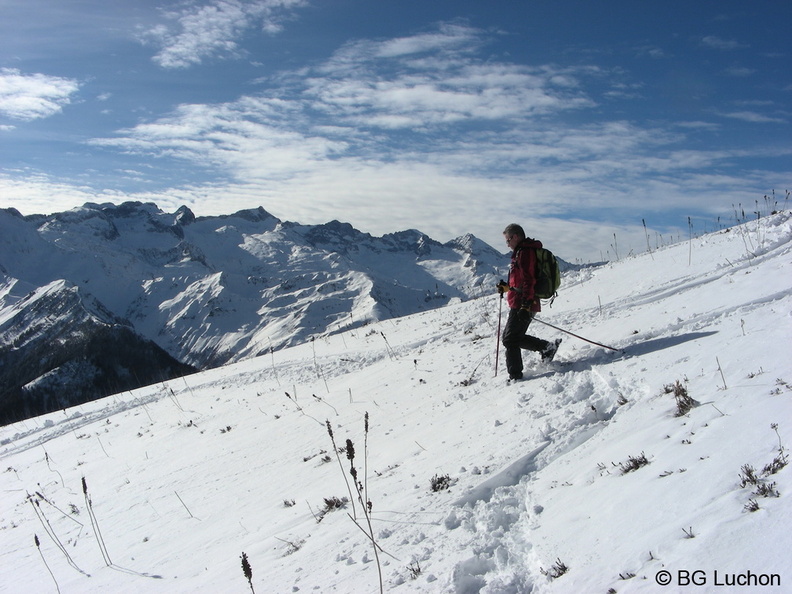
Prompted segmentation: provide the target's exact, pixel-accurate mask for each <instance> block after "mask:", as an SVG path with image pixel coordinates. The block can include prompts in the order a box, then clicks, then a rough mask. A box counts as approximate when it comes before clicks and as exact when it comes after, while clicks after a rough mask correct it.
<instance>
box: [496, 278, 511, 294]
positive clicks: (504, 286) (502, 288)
mask: <svg viewBox="0 0 792 594" xmlns="http://www.w3.org/2000/svg"><path fill="white" fill-rule="evenodd" d="M495 286H496V288H497V289H498V293H500V294H501V295H503V294H504V293H508V291H509V283H507V282H506V281H505V280H502V281H501V282H499V283H498V284H497V285H495Z"/></svg>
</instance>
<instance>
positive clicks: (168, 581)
mask: <svg viewBox="0 0 792 594" xmlns="http://www.w3.org/2000/svg"><path fill="white" fill-rule="evenodd" d="M790 278H792V218H790V216H789V213H782V214H780V215H775V216H772V217H768V218H766V219H762V220H760V221H755V222H752V223H750V224H746V225H743V226H741V227H738V228H734V229H730V230H724V231H720V232H718V233H714V234H711V235H707V236H705V237H702V238H700V239H694V240H693V241H691V242H689V243H684V244H679V245H675V246H671V247H666V248H663V249H660V250H656V251H653V252H652V253H647V254H644V255H641V256H638V257H633V258H630V259H626V260H622V261H620V262H615V263H612V264H608V265H605V266H601V267H599V268H595V269H587V270H582V271H578V272H573V273H567V275H566V276H565V279H564V285H563V287H562V289H563V290H562V293H561V295H560V297H559V298H558V299H557V300H556V302H555V305H554V307H553V308H552V309H547V310H546V311H545V312H543V313H542V314H541V316H540V318H541V319H542V320H544V321H545V322H547V323H550V324H553V325H555V326H558V327H560V328H564V329H565V330H567V331H570V332H574V333H575V334H578V335H580V336H583V337H586V338H589V339H592V340H596V341H598V342H602V343H604V344H607V345H609V346H612V347H615V348H617V349H623V350H624V352H623V353H620V352H616V351H610V350H607V349H603V348H601V347H597V346H594V345H592V344H589V343H586V342H583V341H581V340H579V339H577V338H574V337H572V336H570V335H568V334H564V333H560V332H558V331H556V330H553V329H552V328H550V327H548V326H544V325H542V324H540V323H538V322H537V323H535V325H533V326H532V328H531V330H532V332H533V333H535V334H537V335H540V336H543V337H546V338H555V337H561V338H563V340H564V341H563V343H562V345H561V349H560V350H559V353H558V356H557V360H556V361H555V362H554V363H552V364H550V365H547V366H543V365H541V364H539V363H538V362H537V361H536V360H535V358H531V355H530V354H528V355H526V361H527V363H528V367H527V370H526V371H527V373H526V376H527V378H528V379H526V380H525V381H522V382H518V383H516V384H511V385H508V384H507V382H506V377H505V372H504V371H503V370H501V371H500V373H498V374H497V376H495V375H494V373H493V372H494V370H493V366H494V360H495V343H496V332H497V324H498V316H499V305H500V302H499V300H498V297H497V295H487V296H485V297H481V298H479V299H474V300H472V301H468V302H462V303H454V304H450V305H448V306H446V307H443V308H440V309H436V310H433V311H426V312H422V313H417V314H413V315H410V316H405V317H401V318H398V319H392V320H386V321H382V322H379V323H375V324H371V325H369V326H367V327H359V328H354V329H351V330H349V331H347V332H343V333H339V334H335V335H329V336H324V337H322V338H318V339H316V340H314V341H309V342H307V343H305V344H302V345H298V346H295V347H293V348H288V349H283V350H281V351H277V352H275V353H266V354H264V355H262V356H260V357H257V358H251V359H249V360H246V361H242V362H239V363H235V364H232V365H227V366H225V367H221V368H216V369H212V370H209V371H206V372H203V373H200V374H196V375H193V376H189V377H187V378H185V379H179V380H173V381H170V382H167V383H162V384H159V385H157V386H153V387H150V388H143V389H139V390H136V391H134V392H126V393H123V394H118V395H115V396H112V397H108V398H105V399H103V400H100V401H96V402H93V403H89V404H85V405H82V406H80V407H76V408H72V409H69V410H66V411H63V412H58V413H52V414H50V415H47V416H44V417H38V418H35V419H29V420H26V421H24V422H20V423H16V424H14V425H11V426H8V427H4V428H2V429H0V457H2V468H3V469H4V471H3V472H2V473H0V481H2V483H1V484H0V488H1V489H2V493H3V507H2V516H0V591H2V592H13V593H16V592H48V591H55V589H56V587H58V588H60V590H61V591H63V592H85V593H93V592H97V593H98V592H107V591H112V592H137V591H146V592H154V593H156V592H163V593H166V592H167V593H169V594H171V593H174V592H184V593H193V592H244V591H250V590H251V587H252V588H253V590H254V591H255V592H258V593H259V594H261V593H264V592H278V593H281V592H322V593H326V592H339V593H348V594H361V593H366V592H378V591H380V584H382V589H383V590H384V591H388V592H411V593H412V592H426V593H437V592H439V593H445V592H449V593H452V592H453V593H458V594H472V593H476V592H481V593H487V594H493V593H498V594H507V593H508V594H517V593H529V592H536V593H539V592H558V593H569V592H575V593H577V592H602V593H605V592H609V591H617V592H619V593H624V592H678V591H713V590H716V591H724V592H725V591H736V590H732V589H729V588H727V587H725V586H721V585H720V584H729V583H739V582H741V581H750V580H754V581H755V582H756V583H765V582H766V583H767V584H770V585H768V586H767V587H762V588H761V591H763V592H784V591H788V588H789V584H790V583H791V582H792V561H790V557H789V554H788V551H789V549H790V548H791V547H792V534H791V533H790V531H789V526H790V525H792V470H791V469H790V466H789V465H786V466H785V465H784V463H785V462H787V461H788V451H789V448H790V447H792V363H791V362H790V357H789V353H790V348H789V347H790V338H791V337H792V288H790V282H789V281H790ZM501 362H502V358H501ZM685 394H686V395H687V396H688V397H689V398H690V399H692V400H693V402H692V403H689V404H692V408H690V409H689V410H688V411H687V412H685V413H684V414H682V415H679V409H678V406H677V399H680V400H682V399H683V396H684V395H685ZM326 423H329V427H330V428H331V429H332V433H333V439H334V441H335V444H336V445H337V446H338V447H344V448H346V449H345V451H344V452H343V453H340V454H339V456H338V457H337V456H336V453H335V451H334V448H333V442H332V441H331V438H330V435H329V433H328V426H327V424H326ZM347 440H349V443H348V442H347ZM350 444H351V445H352V446H353V448H352V449H353V451H354V459H353V461H352V462H351V463H350V461H349V460H348V459H347V457H346V456H347V453H348V452H350V449H349V448H348V445H350ZM350 464H352V465H354V467H355V468H356V471H357V477H358V480H359V481H360V483H361V486H362V488H363V489H364V491H365V493H366V496H367V497H366V498H367V500H369V501H370V502H371V514H370V515H371V526H372V532H373V536H374V539H375V541H376V543H377V544H378V545H379V546H380V547H381V550H377V551H376V554H375V549H374V548H373V547H372V544H371V542H370V539H368V537H367V536H366V534H365V532H366V531H368V529H369V528H368V523H367V521H366V518H365V514H364V512H363V507H362V506H361V504H360V503H359V502H358V501H356V493H354V489H353V487H352V479H351V478H350V475H349V472H348V470H349V467H350ZM344 498H346V499H349V500H350V501H348V502H346V503H345V504H344V505H343V506H342V507H341V508H340V509H338V508H336V507H335V506H334V504H335V503H336V499H338V501H340V502H343V500H344ZM751 510H754V511H751ZM355 518H356V520H355ZM36 540H37V541H38V545H37V544H36ZM243 553H244V554H245V559H246V560H247V561H248V563H249V565H250V568H251V570H252V576H251V581H250V584H249V583H248V580H247V579H246V577H245V575H244V573H243V568H242V563H241V556H242V554H243ZM380 575H381V578H380ZM665 582H667V583H668V585H667V586H661V585H659V584H660V583H665ZM777 583H780V584H781V585H773V584H777ZM692 584H697V586H696V587H692V588H691V587H688V586H691V585H692ZM738 589H739V590H742V589H740V588H738Z"/></svg>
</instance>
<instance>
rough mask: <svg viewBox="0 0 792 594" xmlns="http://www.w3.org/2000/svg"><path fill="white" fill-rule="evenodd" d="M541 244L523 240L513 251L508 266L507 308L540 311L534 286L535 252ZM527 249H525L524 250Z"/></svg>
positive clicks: (540, 305)
mask: <svg viewBox="0 0 792 594" xmlns="http://www.w3.org/2000/svg"><path fill="white" fill-rule="evenodd" d="M540 247H542V242H541V241H539V240H537V239H523V240H522V241H521V242H520V243H519V244H518V245H517V247H516V248H515V249H514V252H513V253H512V257H511V265H510V266H509V288H510V291H509V292H508V293H507V294H506V299H507V301H508V304H509V307H510V308H512V309H520V308H522V307H525V308H527V309H529V310H530V311H542V304H541V303H540V302H539V299H538V298H536V297H535V296H534V286H535V285H536V250H535V249H530V248H540ZM526 248H527V249H526Z"/></svg>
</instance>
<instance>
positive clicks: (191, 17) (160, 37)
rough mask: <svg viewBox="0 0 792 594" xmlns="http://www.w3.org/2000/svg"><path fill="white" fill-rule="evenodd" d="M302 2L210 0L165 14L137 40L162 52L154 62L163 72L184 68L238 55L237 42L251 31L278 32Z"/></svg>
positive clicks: (284, 0) (291, 0)
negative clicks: (166, 22) (165, 21)
mask: <svg viewBox="0 0 792 594" xmlns="http://www.w3.org/2000/svg"><path fill="white" fill-rule="evenodd" d="M305 4H306V1H305V0H255V1H252V2H251V1H244V0H213V1H211V2H208V3H203V4H200V5H188V6H187V7H186V8H183V9H181V10H179V11H168V12H165V13H164V17H165V18H166V19H167V20H168V21H170V24H165V23H161V24H159V25H156V26H154V27H152V28H150V29H147V30H145V31H142V32H141V33H140V35H139V38H140V40H141V41H142V42H144V43H152V44H154V45H156V46H158V47H160V48H161V49H160V50H159V52H158V53H157V54H156V55H155V56H154V58H153V59H154V61H155V62H156V63H157V64H159V65H160V66H162V67H163V68H187V67H189V66H193V65H196V64H200V63H201V62H202V61H203V60H205V59H208V58H225V57H229V56H235V55H238V54H239V39H240V37H242V36H243V35H244V34H246V33H247V32H248V31H249V30H250V29H252V28H253V27H257V26H258V27H260V28H261V30H263V31H264V32H266V33H269V34H274V33H278V32H279V31H281V29H282V27H283V22H284V20H285V19H286V18H288V17H289V16H290V15H291V14H292V11H293V10H294V9H296V8H298V7H300V6H303V5H305Z"/></svg>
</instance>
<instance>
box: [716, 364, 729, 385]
mask: <svg viewBox="0 0 792 594" xmlns="http://www.w3.org/2000/svg"><path fill="white" fill-rule="evenodd" d="M715 361H716V362H717V363H718V371H719V372H720V376H721V379H722V380H723V389H724V390H728V389H729V388H728V386H726V378H725V377H723V368H721V364H720V361H719V360H718V358H717V357H715Z"/></svg>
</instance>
